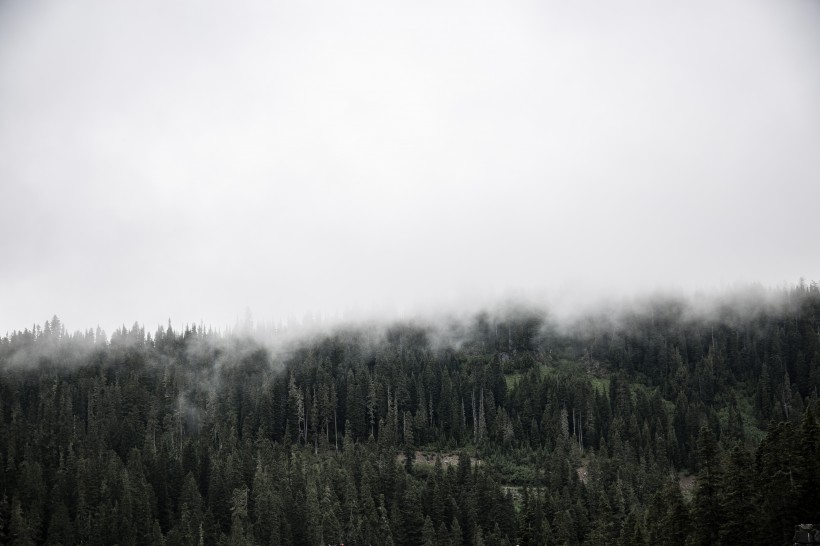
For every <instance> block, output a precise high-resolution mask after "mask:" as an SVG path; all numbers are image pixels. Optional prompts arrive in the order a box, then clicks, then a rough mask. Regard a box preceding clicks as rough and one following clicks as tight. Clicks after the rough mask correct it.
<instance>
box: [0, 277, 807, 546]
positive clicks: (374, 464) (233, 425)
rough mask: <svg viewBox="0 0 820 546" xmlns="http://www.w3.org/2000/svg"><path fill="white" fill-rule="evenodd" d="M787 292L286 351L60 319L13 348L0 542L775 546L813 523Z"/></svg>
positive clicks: (356, 333)
mask: <svg viewBox="0 0 820 546" xmlns="http://www.w3.org/2000/svg"><path fill="white" fill-rule="evenodd" d="M788 295H789V299H788V301H789V303H788V305H786V304H784V306H783V307H782V308H768V307H753V308H752V309H751V310H750V309H744V310H743V311H742V312H741V310H739V308H738V307H737V306H736V305H735V306H732V305H722V306H721V305H718V306H717V307H716V309H715V313H714V314H713V315H712V316H708V317H707V316H703V317H701V318H697V319H694V318H692V316H690V315H688V314H687V312H686V309H685V306H681V305H679V302H675V301H666V302H660V303H657V302H655V303H653V304H652V306H651V308H650V309H648V310H646V311H635V312H632V313H623V316H619V317H617V320H614V319H613V318H612V317H605V316H604V317H596V316H591V317H588V318H587V319H586V322H583V323H579V324H578V325H576V327H575V328H574V329H572V328H570V329H568V330H567V329H559V328H557V327H554V326H553V325H550V324H549V323H547V322H545V321H544V319H543V318H539V317H538V316H537V315H534V314H532V313H523V314H521V315H516V314H515V313H510V314H508V315H504V316H500V317H493V316H490V315H487V314H484V315H481V316H479V317H478V318H477V319H476V321H475V324H473V325H471V326H465V327H463V328H461V329H460V330H458V332H459V338H458V339H454V340H452V343H446V342H442V341H441V339H440V338H441V337H442V336H444V335H446V332H447V331H448V330H447V328H446V327H437V328H441V330H440V331H439V330H437V329H436V328H432V327H421V326H418V325H396V326H394V327H391V328H390V329H388V330H386V331H384V332H382V333H381V335H377V333H374V332H369V331H367V330H365V329H359V330H356V329H351V330H340V331H338V332H336V333H333V334H327V335H325V336H323V337H321V336H320V337H318V338H314V339H312V340H310V341H303V342H301V343H295V344H293V345H291V346H288V349H287V351H284V350H279V351H277V352H269V351H268V350H266V349H265V348H263V347H262V346H260V345H258V344H257V343H255V342H253V341H252V340H250V339H244V340H243V339H238V338H231V337H221V336H217V335H213V334H209V333H206V332H205V331H204V329H203V328H186V329H185V330H184V332H175V331H174V330H173V329H172V328H171V327H170V326H169V327H168V328H161V329H159V330H158V331H157V332H156V334H155V335H153V336H151V335H148V336H146V335H145V332H144V330H143V329H142V328H141V327H139V326H138V325H135V326H134V327H133V328H131V329H126V328H123V329H121V330H118V331H117V332H115V333H114V335H112V336H111V340H110V342H109V341H107V340H106V339H105V338H104V335H102V332H99V333H95V332H86V333H85V334H82V333H77V334H74V335H72V334H68V333H67V332H66V331H65V327H64V325H62V324H61V323H60V322H59V320H58V319H56V317H55V318H53V319H52V320H50V321H48V323H47V326H46V327H35V328H34V329H32V330H25V331H23V332H15V333H13V334H12V335H11V336H7V337H4V338H1V339H0V495H3V497H2V499H0V543H3V544H5V543H12V544H35V543H46V544H66V545H67V544H80V543H82V544H112V543H119V544H146V543H156V544H160V543H163V542H165V543H168V544H197V545H198V544H203V545H211V544H251V543H252V544H319V543H334V542H344V543H346V544H366V543H371V544H378V545H391V544H392V545H397V546H398V545H403V544H428V545H430V544H435V545H437V546H438V545H448V546H449V545H455V546H466V545H474V544H502V545H505V544H621V545H626V544H637V545H641V544H687V543H690V544H729V543H731V541H733V540H734V539H735V537H737V536H740V535H743V536H747V537H748V536H753V537H756V538H755V539H754V540H758V539H759V543H760V544H782V543H785V542H787V541H788V539H789V538H790V533H791V532H792V530H793V525H794V524H795V523H798V522H802V521H804V520H806V521H808V520H811V519H813V518H815V517H816V515H817V514H818V513H820V505H818V503H819V502H820V501H818V499H820V496H818V495H816V491H817V490H818V489H819V488H820V483H818V481H820V462H818V461H820V457H818V456H817V454H818V451H820V430H819V429H820V427H819V426H818V422H817V418H816V415H817V410H818V402H817V399H816V394H815V392H816V390H817V388H818V384H817V381H818V378H820V370H818V368H817V367H818V362H820V342H818V331H820V295H818V291H817V289H816V287H814V286H812V287H810V288H805V287H803V288H800V289H797V290H794V291H791V292H790V293H789V294H788ZM454 331H455V330H454ZM567 332H569V333H567ZM433 340H437V341H433ZM417 452H421V454H422V456H421V457H420V458H416V453H417ZM424 457H427V459H426V461H425V460H424ZM682 471H685V472H684V473H682V474H681V472H682ZM690 473H695V476H696V477H695V479H694V484H692V483H691V482H692V479H691V478H687V477H686V475H688V474H690ZM678 476H683V477H680V478H678Z"/></svg>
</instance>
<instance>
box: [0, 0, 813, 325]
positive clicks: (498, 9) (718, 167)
mask: <svg viewBox="0 0 820 546" xmlns="http://www.w3.org/2000/svg"><path fill="white" fill-rule="evenodd" d="M818 24H820V6H818V4H817V3H816V2H812V1H808V0H807V1H803V2H788V3H782V2H780V3H779V2H766V1H751V2H749V1H744V2H740V1H726V2H718V3H713V2H690V3H687V4H686V5H685V6H667V5H661V4H658V3H651V2H617V3H613V4H610V5H607V6H602V5H592V4H589V3H584V2H581V3H574V4H572V5H565V4H561V3H558V2H547V3H542V2H539V3H536V2H513V3H505V4H503V5H502V4H498V3H490V2H478V3H470V4H464V3H460V2H445V3H441V2H437V3H425V2H422V3H414V4H413V6H412V7H409V6H400V5H392V4H384V3H377V2H361V3H357V4H355V5H346V6H341V5H336V4H333V3H329V2H328V3H325V2H322V3H319V4H312V5H310V6H292V5H289V4H285V3H263V2H254V1H241V2H234V3H231V4H230V5H227V4H222V3H218V2H212V1H206V2H196V3H194V2H190V1H183V2H175V3H173V4H168V3H161V2H154V1H148V2H139V3H136V2H134V3H116V4H113V3H110V2H103V1H86V2H77V3H66V2H57V1H44V2H24V1H22V0H10V1H6V2H3V3H2V4H0V120H2V122H0V230H2V233H3V237H2V239H0V256H1V257H2V258H1V260H2V265H0V332H7V331H11V330H14V329H21V328H24V327H30V326H31V324H34V323H37V324H41V323H42V321H43V320H44V319H45V318H47V317H51V316H52V315H54V314H55V313H56V314H57V315H59V317H60V318H61V319H62V320H63V321H64V322H65V323H66V324H69V325H71V326H72V327H75V328H79V329H85V328H92V327H94V326H96V325H97V324H99V325H101V326H102V327H103V328H104V329H105V330H106V331H108V332H112V331H113V330H114V329H115V328H117V327H119V326H120V325H122V324H123V323H124V324H132V323H133V322H134V321H138V322H139V323H141V324H145V325H146V329H147V330H148V331H152V330H153V327H154V325H157V324H161V325H164V324H167V322H168V319H169V318H170V319H172V321H173V322H174V324H175V325H181V324H183V323H186V322H190V323H195V324H200V323H204V324H206V325H213V326H214V327H215V328H226V327H230V326H231V325H235V324H237V323H238V322H241V321H242V320H243V317H244V316H245V314H246V311H247V310H248V309H250V310H251V312H252V313H253V316H254V318H255V319H256V320H258V321H262V322H265V321H269V322H271V323H276V324H279V323H287V322H288V321H291V322H294V321H296V322H304V318H305V317H306V316H316V317H319V318H321V319H322V320H332V319H345V320H350V319H365V318H367V317H391V318H402V317H411V316H417V315H423V314H425V313H428V314H429V313H434V312H439V311H442V312H443V311H445V310H446V311H447V312H455V313H458V312H464V313H468V312H471V311H472V310H473V309H478V308H481V307H484V306H488V305H492V304H494V303H497V302H500V301H505V300H507V299H511V298H512V299H519V300H525V301H536V302H539V304H540V302H546V303H549V304H550V305H551V306H552V308H553V309H557V308H564V309H567V310H572V309H575V308H578V307H583V306H585V305H587V302H593V301H599V300H600V299H601V298H605V297H607V298H613V297H614V298H627V299H628V298H632V297H641V295H642V294H649V293H653V292H657V291H673V292H676V293H690V294H691V293H696V292H699V291H713V290H722V289H724V288H727V287H732V286H735V285H736V284H743V283H753V282H759V283H761V284H762V285H764V286H779V285H781V284H784V283H786V284H793V283H795V282H797V280H798V279H799V278H801V277H806V278H808V279H815V278H817V276H818V272H819V271H820V253H817V252H816V251H815V249H814V247H815V246H816V244H814V241H813V239H814V238H816V237H815V234H816V233H818V229H820V220H818V216H817V214H816V211H815V208H816V203H817V202H818V201H820V185H819V184H818V183H817V181H818V180H820V154H818V153H817V150H820V102H818V101H817V97H818V96H820V73H818V71H817V70H816V67H817V66H820V35H818V34H817V33H816V29H817V28H818Z"/></svg>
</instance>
